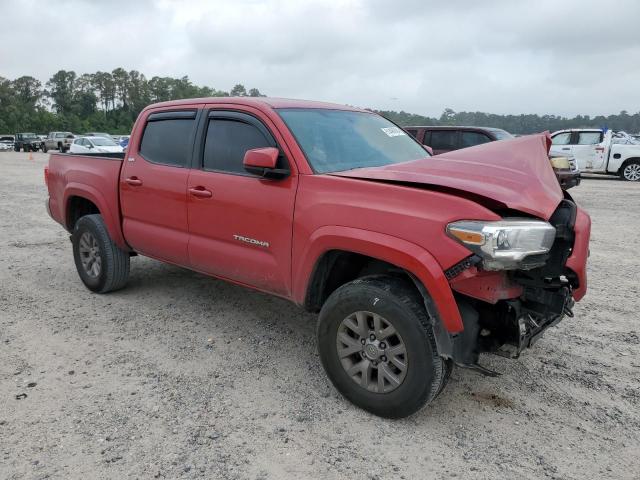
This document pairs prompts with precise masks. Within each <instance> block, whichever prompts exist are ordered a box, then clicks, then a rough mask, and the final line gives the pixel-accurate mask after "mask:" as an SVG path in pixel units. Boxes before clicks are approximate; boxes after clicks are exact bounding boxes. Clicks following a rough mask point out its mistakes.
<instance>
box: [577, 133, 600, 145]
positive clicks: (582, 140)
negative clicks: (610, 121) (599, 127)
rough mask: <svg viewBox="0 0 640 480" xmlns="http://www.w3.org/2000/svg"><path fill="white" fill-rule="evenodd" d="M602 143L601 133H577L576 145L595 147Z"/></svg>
mask: <svg viewBox="0 0 640 480" xmlns="http://www.w3.org/2000/svg"><path fill="white" fill-rule="evenodd" d="M601 141H602V132H578V143H577V144H578V145H597V144H598V143H600V142H601Z"/></svg>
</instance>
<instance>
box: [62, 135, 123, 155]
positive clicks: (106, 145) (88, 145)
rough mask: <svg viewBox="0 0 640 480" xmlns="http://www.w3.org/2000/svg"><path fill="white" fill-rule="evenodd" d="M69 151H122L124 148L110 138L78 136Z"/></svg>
mask: <svg viewBox="0 0 640 480" xmlns="http://www.w3.org/2000/svg"><path fill="white" fill-rule="evenodd" d="M69 151H70V152H71V153H120V152H122V151H123V148H122V147H121V146H120V145H118V144H117V143H116V142H114V141H113V140H111V139H110V138H106V137H99V136H95V137H80V138H76V139H75V140H74V141H73V143H72V144H71V148H70V150H69Z"/></svg>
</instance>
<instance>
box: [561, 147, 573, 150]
mask: <svg viewBox="0 0 640 480" xmlns="http://www.w3.org/2000/svg"><path fill="white" fill-rule="evenodd" d="M563 150H571V147H564V148H563Z"/></svg>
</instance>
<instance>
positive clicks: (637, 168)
mask: <svg viewBox="0 0 640 480" xmlns="http://www.w3.org/2000/svg"><path fill="white" fill-rule="evenodd" d="M620 177H621V178H622V179H623V180H627V181H629V182H638V181H640V160H632V161H631V162H629V163H627V164H626V165H625V166H624V167H622V170H620Z"/></svg>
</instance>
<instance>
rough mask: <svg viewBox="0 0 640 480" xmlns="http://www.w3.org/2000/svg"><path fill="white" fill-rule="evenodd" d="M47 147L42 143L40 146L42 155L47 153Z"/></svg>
mask: <svg viewBox="0 0 640 480" xmlns="http://www.w3.org/2000/svg"><path fill="white" fill-rule="evenodd" d="M47 150H48V149H47V146H46V145H45V144H44V143H43V144H42V153H47Z"/></svg>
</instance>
